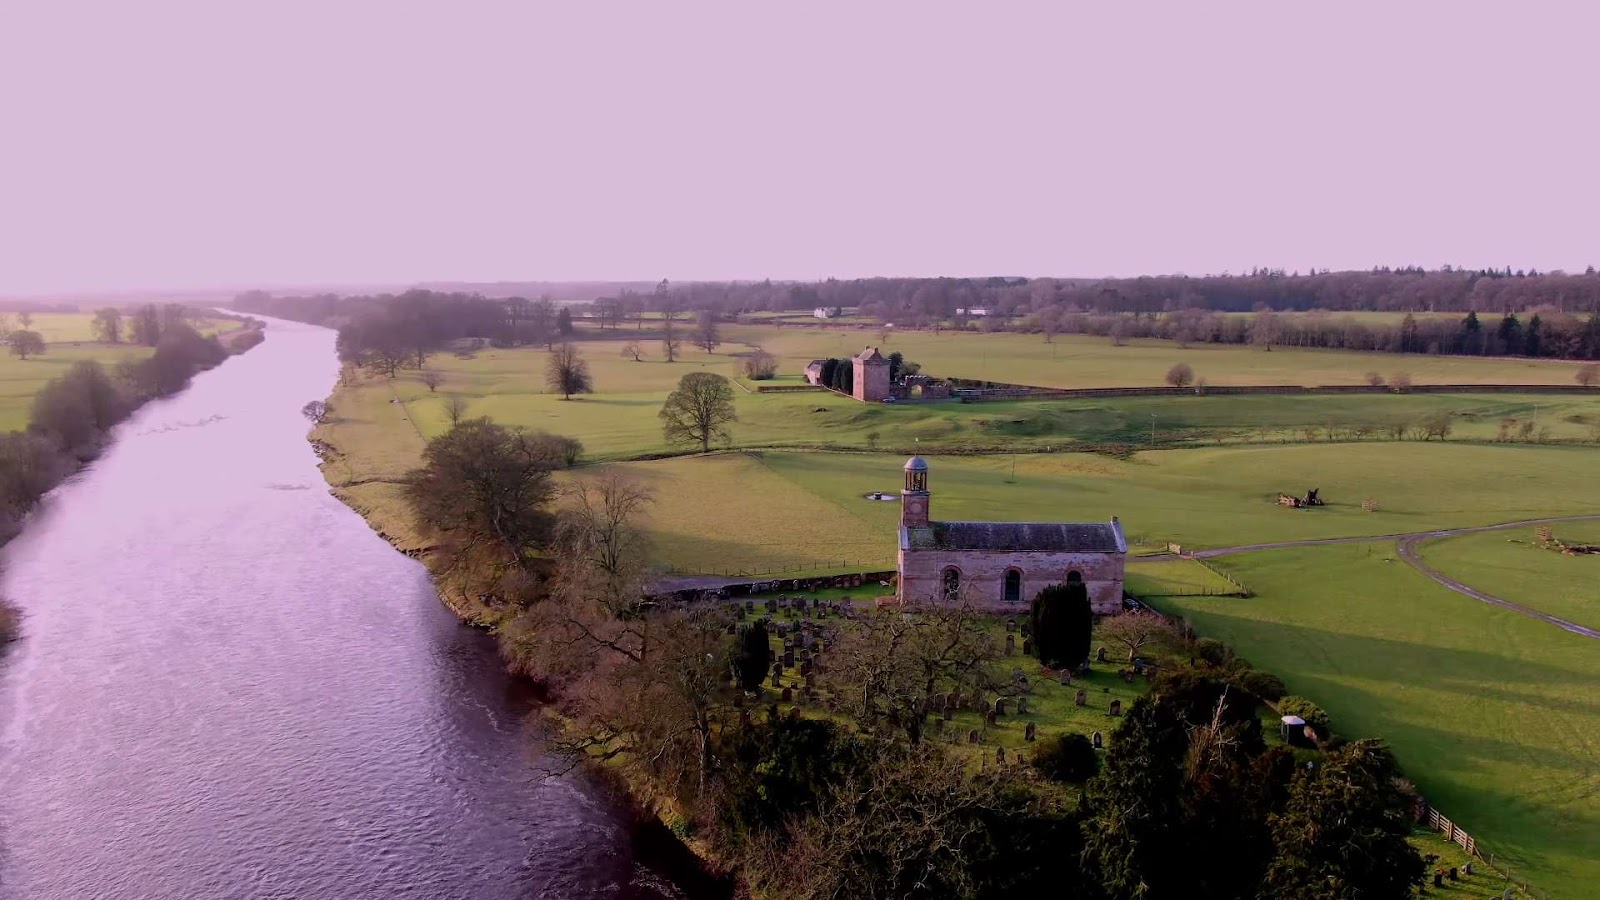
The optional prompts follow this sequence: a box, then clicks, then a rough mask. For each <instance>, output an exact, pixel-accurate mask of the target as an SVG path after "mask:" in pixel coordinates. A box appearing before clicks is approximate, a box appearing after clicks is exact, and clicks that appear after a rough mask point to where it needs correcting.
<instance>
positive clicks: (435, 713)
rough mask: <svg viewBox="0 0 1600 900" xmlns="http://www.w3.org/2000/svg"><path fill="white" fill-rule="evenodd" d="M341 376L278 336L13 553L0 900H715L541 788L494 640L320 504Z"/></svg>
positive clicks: (607, 805)
mask: <svg viewBox="0 0 1600 900" xmlns="http://www.w3.org/2000/svg"><path fill="white" fill-rule="evenodd" d="M335 374H336V367H335V363H334V357H333V335H332V333H331V332H329V331H326V330H323V329H318V328H312V327H309V326H303V325H297V324H294V323H280V322H274V323H273V325H272V328H271V329H270V331H269V333H268V337H267V341H266V342H265V343H264V344H262V345H261V346H259V347H257V348H256V349H254V350H252V351H250V352H249V353H247V354H245V355H244V356H242V357H238V358H235V359H232V360H229V361H228V362H227V363H225V364H224V365H223V366H222V367H221V368H219V369H217V370H215V371H212V372H209V373H206V374H204V375H201V376H200V377H199V378H197V379H196V381H195V384H194V386H193V387H191V388H190V389H189V390H188V391H187V392H185V393H184V394H182V395H180V396H178V397H176V398H174V399H172V400H167V401H161V402H158V403H155V404H152V405H150V406H147V407H145V408H144V409H143V410H142V411H141V412H140V413H139V414H138V415H137V416H135V417H134V418H133V419H132V420H131V421H129V422H128V423H127V424H125V425H124V426H122V428H121V429H120V431H119V434H118V441H117V443H116V445H115V446H114V447H113V448H112V449H111V450H110V452H108V453H107V454H106V455H105V456H104V457H103V458H102V459H101V460H99V461H98V462H96V463H95V464H94V465H93V466H92V467H91V468H89V469H87V470H85V471H84V472H83V473H81V474H80V475H78V476H77V477H76V478H74V479H73V480H72V481H71V482H70V483H68V484H67V485H65V486H63V487H62V488H61V489H60V490H58V491H57V492H55V493H54V494H53V495H52V496H51V497H50V498H49V499H48V501H47V503H46V505H45V507H44V509H43V510H42V511H41V512H40V514H39V515H38V516H37V518H36V520H35V521H34V522H33V523H32V524H31V525H30V527H29V529H28V531H27V533H26V534H24V535H23V536H22V537H21V538H19V539H17V540H15V541H13V542H12V543H11V544H10V545H9V546H8V547H6V548H5V550H4V551H3V553H0V564H3V566H4V571H3V575H0V592H3V593H4V595H5V596H6V597H8V598H9V599H10V600H12V601H13V602H14V603H16V604H17V605H18V606H19V607H20V608H21V609H22V611H23V614H24V617H25V618H24V626H23V627H24V633H25V638H24V640H23V641H21V642H20V643H18V644H14V645H12V648H11V650H10V651H9V652H8V653H6V654H5V656H4V658H3V659H0V896H3V897H6V898H13V897H15V898H35V897H48V898H55V897H62V898H90V897H116V898H134V897H152V898H155V897H228V898H233V897H284V898H290V897H293V898H338V897H384V898H404V897H471V898H479V897H482V898H498V897H588V896H596V897H617V898H635V897H686V896H696V895H701V894H704V893H706V891H705V890H703V889H698V888H690V887H685V886H683V885H684V884H688V883H689V881H688V879H690V878H691V876H690V875H688V874H685V873H682V872H680V871H679V868H678V867H679V863H680V861H679V860H677V859H676V858H674V857H673V855H672V854H671V852H670V848H668V847H665V846H657V845H658V844H661V845H665V843H666V842H663V841H660V840H659V839H652V837H651V835H652V834H653V833H652V832H641V831H640V830H639V829H637V828H635V826H634V825H633V823H632V821H631V820H630V818H629V817H628V816H627V815H626V814H625V813H624V812H623V811H622V810H621V809H619V808H618V806H617V805H616V803H615V802H614V801H613V800H611V799H610V798H608V797H607V796H606V795H605V794H604V793H603V792H601V791H600V790H598V789H597V788H595V787H594V786H593V785H590V784H588V783H586V782H584V781H583V780H581V779H575V778H566V779H556V780H545V779H543V778H541V776H540V773H539V770H538V759H537V755H536V754H537V748H536V744H535V741H534V739H533V738H532V737H531V736H530V735H529V733H528V731H527V729H526V728H525V726H524V725H523V717H524V715H525V714H526V713H527V711H528V709H529V705H530V702H531V701H530V699H529V698H528V697H527V696H526V694H525V691H524V690H523V689H522V688H521V687H519V686H518V685H517V684H516V683H514V682H512V681H510V680H508V679H506V678H504V677H503V676H501V675H500V673H499V667H498V664H497V662H496V660H495V658H494V652H493V648H492V647H491V646H489V644H488V642H487V639H486V638H485V637H483V636H482V635H481V634H478V633H476V632H473V631H470V630H468V629H465V628H463V627H461V626H460V625H458V624H457V623H456V622H455V620H454V619H453V618H452V617H451V616H450V615H449V613H448V612H446V611H445V610H444V609H443V607H442V606H441V605H440V604H439V602H438V599H437V598H436V597H435V596H434V594H433V591H432V588H431V587H430V586H429V584H428V581H427V578H426V577H425V575H424V573H423V571H422V568H421V567H420V566H419V565H418V564H416V563H415V562H413V561H411V560H409V559H407V558H405V557H403V556H401V555H400V554H398V553H395V552H394V551H393V550H392V549H391V548H390V547H389V546H388V545H387V544H386V543H384V542H383V541H382V540H381V539H379V538H378V537H377V536H376V535H374V534H373V533H372V531H371V530H370V529H368V528H367V526H366V524H365V523H364V522H363V521H362V520H361V519H360V518H358V517H357V516H356V515H355V514H353V513H352V512H350V511H349V510H348V509H346V508H345V507H344V506H343V505H342V504H340V503H339V502H338V501H337V500H335V499H334V498H333V497H331V496H330V495H329V494H328V491H327V489H326V487H325V485H324V483H323V481H322V478H321V475H320V473H319V472H318V470H317V467H316V458H315V456H314V455H313V454H312V452H311V450H310V448H309V446H308V445H307V443H306V440H305V432H306V422H305V421H304V420H303V419H302V418H301V417H300V414H299V408H300V406H301V405H302V404H303V403H304V402H305V401H307V400H311V399H315V398H319V397H322V396H324V395H326V394H327V392H328V388H329V386H330V385H331V384H332V382H333V379H334V377H335ZM669 873H676V877H679V878H682V879H685V880H684V881H683V883H682V884H679V883H675V882H674V877H675V875H674V874H669Z"/></svg>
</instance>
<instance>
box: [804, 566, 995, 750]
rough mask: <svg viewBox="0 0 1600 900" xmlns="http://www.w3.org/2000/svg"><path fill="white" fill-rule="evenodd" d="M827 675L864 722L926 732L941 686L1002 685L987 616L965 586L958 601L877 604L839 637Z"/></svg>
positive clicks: (916, 737)
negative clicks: (910, 607)
mask: <svg viewBox="0 0 1600 900" xmlns="http://www.w3.org/2000/svg"><path fill="white" fill-rule="evenodd" d="M832 655H833V657H834V662H832V663H831V664H830V665H829V668H828V673H827V679H828V680H829V682H830V683H831V684H833V685H834V687H835V690H836V691H837V692H838V693H839V695H840V696H841V697H842V698H844V701H845V705H846V707H847V709H848V710H849V712H850V714H851V715H852V716H853V717H854V718H855V719H856V721H857V722H858V723H859V724H860V725H861V726H862V727H864V728H869V729H873V730H888V731H894V732H901V733H904V734H905V736H906V737H907V738H909V739H910V741H911V742H912V743H918V742H920V741H921V739H922V723H923V719H924V713H925V712H926V711H927V709H926V706H927V703H928V700H929V699H930V698H931V697H932V696H933V695H934V693H935V692H936V691H946V690H956V691H960V692H963V693H966V692H974V691H988V690H996V689H998V687H999V685H1000V681H999V679H998V676H997V675H996V674H995V673H994V672H993V668H994V665H995V663H996V661H997V660H998V659H999V658H1000V654H999V648H998V647H997V646H996V645H995V640H994V637H993V636H992V635H990V634H989V629H988V620H987V618H986V617H984V616H982V615H981V614H979V612H978V611H977V609H976V608H975V607H974V606H973V605H972V603H971V602H970V600H969V598H968V597H967V595H966V594H965V593H958V595H957V598H956V602H954V603H950V604H945V603H925V604H921V605H918V606H917V607H916V609H915V612H914V613H911V614H907V613H906V611H904V610H902V609H900V608H898V607H885V608H883V609H879V610H874V611H872V612H869V613H867V614H865V615H864V616H862V617H861V618H859V619H857V620H856V621H855V622H854V623H853V627H851V628H849V629H846V630H845V631H844V632H843V633H842V634H841V635H840V637H839V640H838V641H837V642H836V644H835V649H834V651H833V653H832Z"/></svg>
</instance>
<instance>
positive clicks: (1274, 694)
mask: <svg viewBox="0 0 1600 900" xmlns="http://www.w3.org/2000/svg"><path fill="white" fill-rule="evenodd" d="M1238 682H1239V687H1240V688H1242V689H1244V690H1246V691H1249V692H1250V693H1252V694H1255V695H1256V696H1257V697H1260V698H1261V699H1263V700H1268V701H1271V702H1273V703H1276V702H1278V700H1279V699H1281V698H1282V697H1283V695H1284V694H1287V693H1288V692H1289V691H1288V689H1287V688H1285V687H1284V686H1283V679H1281V678H1279V677H1278V676H1276V675H1274V674H1272V673H1271V672H1257V671H1254V670H1251V671H1247V672H1241V673H1240V674H1239V677H1238Z"/></svg>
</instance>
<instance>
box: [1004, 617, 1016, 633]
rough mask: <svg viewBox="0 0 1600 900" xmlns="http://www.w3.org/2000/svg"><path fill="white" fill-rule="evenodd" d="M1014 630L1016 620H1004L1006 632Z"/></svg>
mask: <svg viewBox="0 0 1600 900" xmlns="http://www.w3.org/2000/svg"><path fill="white" fill-rule="evenodd" d="M1016 630H1017V620H1016V619H1007V620H1006V631H1016Z"/></svg>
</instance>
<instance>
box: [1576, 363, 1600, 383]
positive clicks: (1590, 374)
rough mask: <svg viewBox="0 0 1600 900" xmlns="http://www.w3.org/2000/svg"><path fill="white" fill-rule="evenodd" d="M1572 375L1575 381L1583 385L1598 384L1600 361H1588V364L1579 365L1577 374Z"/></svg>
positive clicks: (1599, 380)
mask: <svg viewBox="0 0 1600 900" xmlns="http://www.w3.org/2000/svg"><path fill="white" fill-rule="evenodd" d="M1572 377H1573V380H1575V381H1577V382H1578V383H1579V384H1581V385H1583V386H1584V387H1594V386H1595V385H1600V363H1589V364H1588V365H1583V366H1579V367H1578V371H1577V374H1575V375H1573V376H1572Z"/></svg>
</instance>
